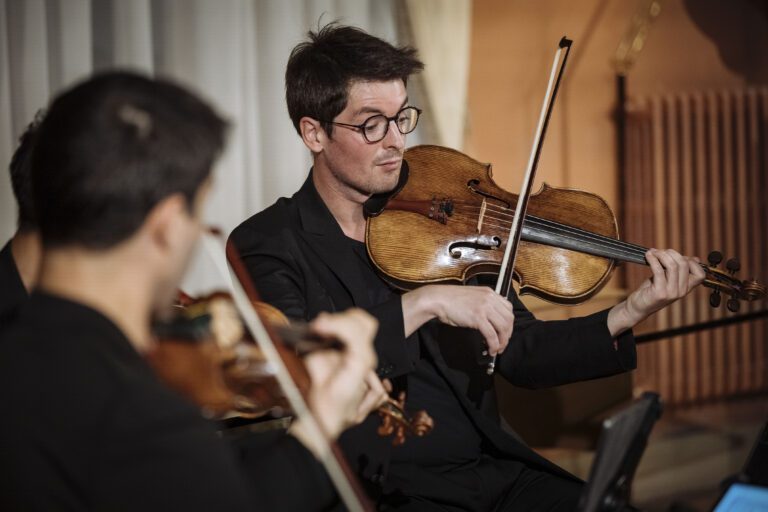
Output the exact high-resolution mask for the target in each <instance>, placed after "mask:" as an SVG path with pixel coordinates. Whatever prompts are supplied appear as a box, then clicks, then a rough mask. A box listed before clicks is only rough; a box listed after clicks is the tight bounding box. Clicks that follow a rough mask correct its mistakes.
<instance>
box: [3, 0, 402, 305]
mask: <svg viewBox="0 0 768 512" xmlns="http://www.w3.org/2000/svg"><path fill="white" fill-rule="evenodd" d="M397 5H398V4H397V2H396V0H0V162H2V165H3V169H4V170H5V169H7V163H8V162H9V161H10V158H11V155H12V153H13V150H14V149H15V147H16V141H17V139H18V136H19V135H20V134H21V133H22V132H23V130H24V128H25V127H26V125H27V124H28V123H29V121H30V120H31V119H32V118H33V117H34V114H35V112H36V111H37V110H38V109H40V108H41V107H44V106H46V104H47V103H48V102H49V100H50V98H51V96H52V95H53V94H55V93H56V92H57V91H59V90H60V89H61V88H63V87H66V86H68V85H70V84H72V83H73V82H75V81H77V80H80V79H82V78H84V77H87V76H88V75H89V74H90V73H92V72H93V71H98V70H103V69H109V68H116V67H120V68H133V69H138V70H142V71H144V72H147V73H153V74H157V75H162V76H167V77H170V78H173V79H175V80H177V81H181V82H182V83H184V84H186V85H187V86H189V87H191V88H192V89H194V90H195V91H197V92H198V93H199V94H201V95H202V96H203V97H205V98H207V99H208V100H210V101H211V102H212V103H213V104H214V105H215V106H216V108H217V109H218V111H219V112H220V113H221V114H223V115H224V116H226V117H227V118H228V119H229V120H230V122H231V123H232V129H231V132H230V134H229V144H228V146H227V151H226V153H225V154H224V155H223V158H222V159H221V161H220V163H219V165H218V167H217V170H216V183H215V188H214V191H213V194H212V197H211V199H210V201H209V203H208V209H207V211H206V217H207V219H206V220H207V221H208V222H209V223H211V224H213V225H217V226H219V227H221V228H222V229H223V231H224V232H225V233H228V232H229V231H230V230H231V229H232V228H234V227H235V226H236V225H237V224H239V223H240V222H241V221H242V220H244V219H245V218H247V217H248V216H250V215H252V214H253V213H255V212H257V211H259V210H261V209H263V208H264V207H266V206H268V205H269V204H271V203H272V202H274V201H275V199H277V198H278V197H280V196H286V195H290V194H292V193H293V192H294V191H296V190H297V189H298V188H299V186H300V185H301V183H302V182H303V180H304V179H305V177H306V174H307V171H308V169H309V166H310V159H309V153H308V152H307V150H306V149H305V148H304V146H303V144H302V143H301V141H300V139H299V137H298V136H297V135H296V133H295V131H294V129H293V125H292V124H291V122H290V119H289V117H288V112H287V109H286V106H285V95H284V85H283V75H284V71H285V64H286V62H287V59H288V55H289V53H290V50H291V49H292V48H293V46H294V45H295V44H296V43H298V42H300V41H301V40H303V39H304V38H305V34H306V32H307V31H308V30H310V29H317V27H318V25H323V24H325V23H326V22H329V21H332V20H336V19H338V20H339V21H341V22H342V23H346V24H351V25H355V26H358V27H360V28H363V29H365V30H367V31H368V32H370V33H372V34H374V35H377V36H379V37H382V38H384V39H386V40H388V41H390V42H393V43H399V42H398V30H397V26H396V19H397V18H396V14H397V12H396V11H397ZM15 224H16V207H15V201H14V199H13V194H12V192H11V188H10V180H9V178H8V172H7V171H4V172H0V241H4V240H5V239H7V238H8V237H9V236H10V235H12V233H13V231H14V229H15ZM203 267H204V266H203ZM203 267H201V264H200V262H199V261H198V262H197V263H196V264H195V267H194V268H193V271H192V272H191V275H190V276H188V279H187V287H188V288H191V289H192V291H193V292H194V291H195V289H197V288H200V289H203V288H206V287H207V285H206V283H205V281H206V280H208V278H209V277H210V276H208V274H209V272H210V271H209V270H205V269H204V268H203Z"/></svg>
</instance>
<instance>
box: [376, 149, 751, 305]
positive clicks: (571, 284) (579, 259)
mask: <svg viewBox="0 0 768 512" xmlns="http://www.w3.org/2000/svg"><path fill="white" fill-rule="evenodd" d="M373 199H374V200H373V201H371V205H372V206H371V207H369V208H368V209H367V211H366V214H367V216H368V219H367V224H366V234H365V235H366V236H365V237H366V246H367V248H368V254H369V256H370V258H371V260H372V261H373V263H374V264H375V265H376V267H377V268H378V269H379V271H380V272H381V273H382V275H383V276H384V278H385V279H387V280H388V281H390V282H391V283H392V284H394V285H395V286H398V287H400V288H403V289H412V288H415V287H417V286H420V285H423V284H429V283H438V282H459V283H466V282H467V281H468V280H469V279H471V278H472V277H475V276H478V275H482V274H492V275H498V274H499V269H500V267H501V262H502V257H503V255H504V252H505V248H506V245H507V242H508V237H509V232H510V225H511V224H512V218H513V213H514V211H515V206H516V204H517V199H518V196H517V195H516V194H513V193H510V192H508V191H506V190H504V189H502V188H501V187H499V186H498V185H497V184H496V183H495V182H494V181H493V177H492V172H491V166H490V164H483V163H480V162H478V161H477V160H474V159H473V158H471V157H469V156H467V155H465V154H463V153H460V152H459V151H455V150H453V149H449V148H445V147H440V146H431V145H424V146H416V147H413V148H410V149H408V150H407V151H406V152H405V156H404V160H403V168H402V169H401V179H400V183H399V185H398V188H397V189H396V190H395V192H394V193H393V194H391V195H389V196H387V197H383V198H379V197H374V198H373ZM646 251H647V249H646V248H645V247H641V246H639V245H636V244H632V243H629V242H624V241H621V240H620V239H619V232H618V226H617V223H616V217H615V216H614V214H613V212H612V211H611V209H610V207H609V206H608V204H607V203H606V202H605V201H604V200H603V199H602V198H601V197H599V196H597V195H595V194H592V193H589V192H584V191H580V190H573V189H565V188H554V187H550V186H548V185H546V184H545V185H544V186H543V187H542V188H541V190H539V192H537V193H535V194H532V195H531V196H530V198H529V203H528V205H527V210H526V213H525V216H524V219H523V224H522V235H521V240H520V243H519V247H518V250H517V257H516V259H515V263H514V269H513V273H514V274H513V277H514V279H515V280H516V281H517V282H518V283H519V285H520V294H523V295H524V294H531V295H535V296H536V297H539V298H541V299H544V300H547V301H549V302H554V303H557V304H579V303H581V302H584V301H586V300H587V299H589V298H591V297H592V296H594V295H595V294H596V293H597V292H598V291H600V289H601V288H602V287H603V286H604V285H605V284H606V283H607V281H608V279H609V277H610V275H611V272H612V271H613V269H614V268H615V266H616V263H617V262H621V261H624V262H631V263H637V264H645V265H647V262H646V261H645V252H646ZM722 259H723V258H722V255H721V254H719V253H717V252H714V253H711V254H710V257H709V261H708V263H707V264H703V263H702V268H703V269H704V270H705V272H706V274H707V277H706V280H705V281H704V283H703V284H704V286H707V287H709V288H711V289H712V290H713V292H712V295H711V297H710V304H711V305H712V306H715V307H716V306H718V305H720V303H721V295H726V296H728V297H729V298H728V300H727V301H726V306H727V308H728V309H729V310H730V311H732V312H735V311H737V310H738V309H739V304H740V301H742V300H746V301H754V300H758V299H762V298H764V297H765V294H766V287H765V285H763V284H761V283H759V282H758V281H756V280H754V279H748V280H740V279H738V278H736V276H735V274H736V272H737V271H738V270H739V266H740V265H739V263H738V260H736V259H731V260H729V261H728V262H727V264H726V270H725V271H724V270H721V269H719V268H717V265H718V264H719V263H720V262H721V261H722Z"/></svg>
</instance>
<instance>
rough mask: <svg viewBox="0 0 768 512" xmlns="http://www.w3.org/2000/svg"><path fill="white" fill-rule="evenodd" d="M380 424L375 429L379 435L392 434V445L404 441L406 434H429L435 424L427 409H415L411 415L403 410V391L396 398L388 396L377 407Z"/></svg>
mask: <svg viewBox="0 0 768 512" xmlns="http://www.w3.org/2000/svg"><path fill="white" fill-rule="evenodd" d="M378 412H379V416H380V417H381V425H379V428H378V430H377V432H378V434H379V435H380V436H389V435H394V436H393V438H392V446H400V445H401V444H403V443H405V437H406V435H408V434H410V435H413V436H416V437H423V436H425V435H427V434H429V433H430V432H431V431H432V429H433V428H434V426H435V422H434V420H433V419H432V417H431V416H430V415H429V414H427V411H423V410H422V411H417V412H416V413H415V414H414V415H413V416H412V417H410V416H408V415H407V414H406V412H405V391H402V392H400V394H399V395H398V398H397V400H395V399H393V398H390V399H389V400H387V402H386V403H385V404H384V405H382V406H381V407H380V408H379V411H378Z"/></svg>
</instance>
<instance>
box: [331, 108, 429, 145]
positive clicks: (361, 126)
mask: <svg viewBox="0 0 768 512" xmlns="http://www.w3.org/2000/svg"><path fill="white" fill-rule="evenodd" d="M409 108H412V109H414V110H415V111H416V124H414V125H413V129H412V130H411V131H409V132H403V131H402V130H401V129H400V125H398V124H397V116H399V115H400V114H402V112H403V111H404V110H408V109H409ZM422 112H424V111H423V110H422V109H420V108H419V107H414V106H411V105H409V106H407V107H403V108H401V109H400V110H398V111H397V113H396V114H395V115H394V116H392V117H387V116H385V115H384V114H376V115H373V116H371V117H368V118H366V120H365V121H363V122H362V123H360V124H350V123H340V122H337V121H320V122H321V123H328V124H332V125H336V126H344V127H346V128H356V129H358V130H359V131H360V133H362V134H363V139H365V142H367V143H368V144H376V143H377V142H381V141H382V140H384V139H385V138H386V137H387V134H388V133H389V125H390V124H391V123H392V121H395V126H397V131H399V132H400V134H401V135H408V134H409V133H413V130H415V129H416V126H417V125H418V124H419V118H420V117H421V113H422ZM374 117H383V118H384V119H386V120H387V124H386V126H387V127H386V128H385V129H384V135H382V136H381V138H380V139H378V140H370V139H368V136H367V135H366V134H365V125H366V124H367V123H368V121H370V120H371V119H373V118H374Z"/></svg>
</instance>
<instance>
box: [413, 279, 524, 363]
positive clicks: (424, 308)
mask: <svg viewBox="0 0 768 512" xmlns="http://www.w3.org/2000/svg"><path fill="white" fill-rule="evenodd" d="M433 318H437V319H438V320H440V321H441V322H443V323H444V324H448V325H453V326H456V327H469V328H471V329H477V330H478V331H480V333H481V334H482V335H483V337H484V338H485V342H486V344H487V345H488V352H489V353H490V354H491V355H492V356H493V355H497V354H501V353H502V352H504V349H505V348H506V347H507V344H508V343H509V338H510V337H511V336H512V328H513V326H514V322H515V315H514V313H513V312H512V303H511V302H509V301H508V300H507V299H506V298H504V297H502V296H501V295H499V294H497V293H496V292H494V291H493V290H492V289H490V288H488V287H486V286H460V285H427V286H422V287H421V288H417V289H416V290H413V291H410V292H408V293H406V294H404V295H403V321H404V324H405V335H406V336H410V335H411V334H412V333H413V332H415V331H416V330H417V329H418V328H419V327H421V326H422V325H424V324H425V323H427V322H428V321H430V320H432V319H433Z"/></svg>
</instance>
